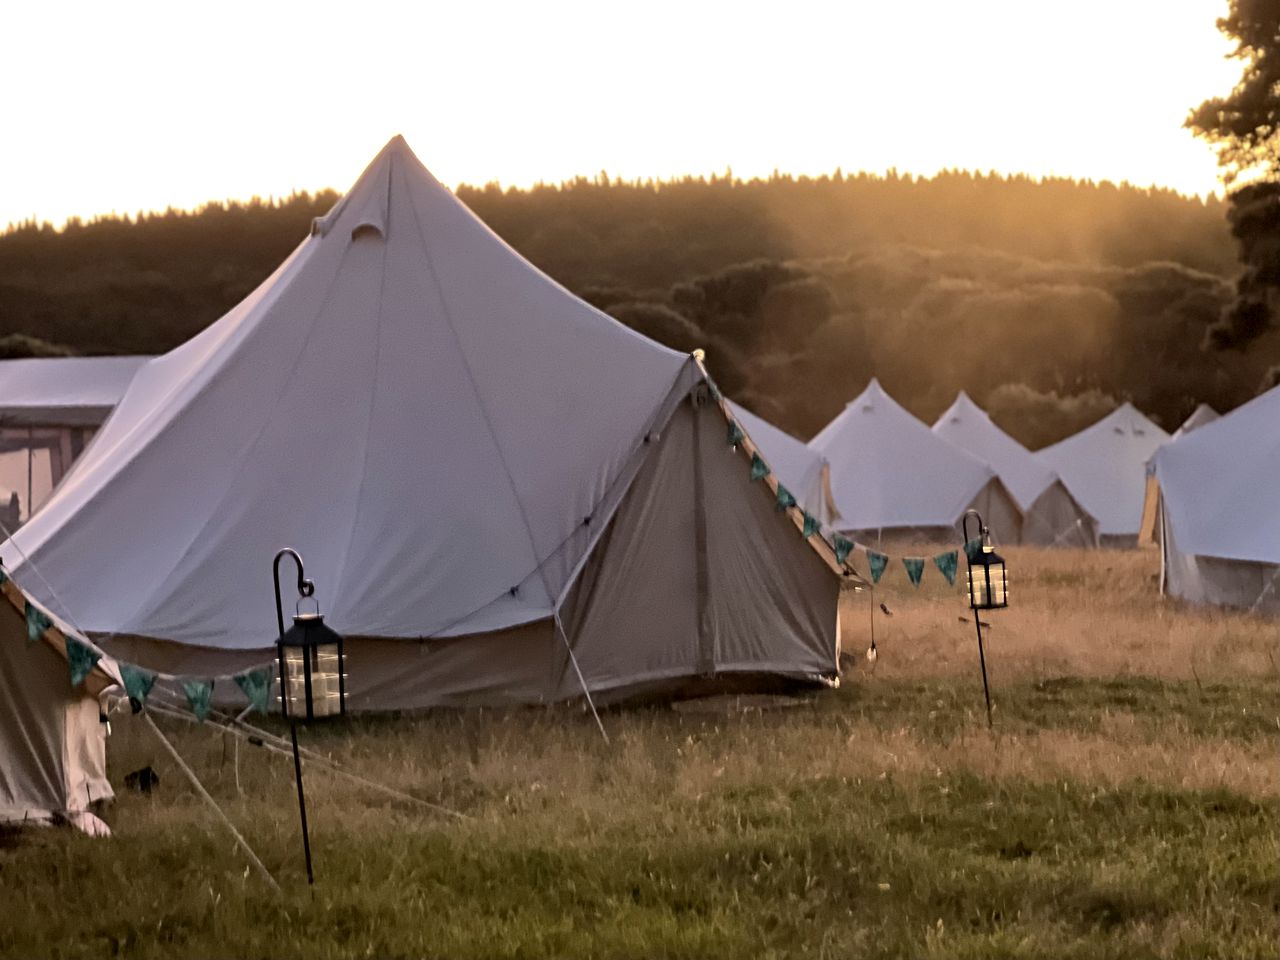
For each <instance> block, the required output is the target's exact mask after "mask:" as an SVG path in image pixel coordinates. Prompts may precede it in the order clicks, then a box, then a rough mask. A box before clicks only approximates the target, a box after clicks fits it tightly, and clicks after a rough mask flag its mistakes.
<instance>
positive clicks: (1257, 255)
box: [1187, 0, 1280, 350]
mask: <svg viewBox="0 0 1280 960" xmlns="http://www.w3.org/2000/svg"><path fill="white" fill-rule="evenodd" d="M1230 3H1231V6H1230V9H1229V11H1228V13H1227V16H1225V17H1223V18H1221V19H1220V20H1219V21H1218V29H1219V30H1221V31H1222V32H1223V33H1224V34H1226V35H1227V36H1228V37H1230V38H1231V40H1232V41H1234V43H1235V49H1234V50H1233V51H1232V56H1233V57H1235V58H1236V59H1238V60H1240V61H1241V62H1242V63H1243V65H1244V70H1243V73H1242V75H1241V77H1240V80H1239V82H1238V83H1237V84H1236V85H1235V87H1234V89H1232V91H1231V92H1230V93H1229V94H1227V95H1226V96H1225V97H1213V98H1211V99H1209V100H1206V101H1205V102H1204V103H1202V104H1200V106H1198V107H1197V108H1196V109H1194V110H1193V111H1191V115H1190V116H1189V117H1188V118H1187V126H1188V127H1189V128H1190V129H1191V130H1192V131H1193V132H1194V133H1195V134H1196V136H1198V137H1201V138H1203V139H1204V140H1206V141H1208V142H1209V143H1210V144H1212V145H1213V146H1214V148H1215V149H1216V150H1217V154H1218V165H1219V166H1220V167H1221V168H1222V182H1223V183H1224V184H1226V185H1227V186H1228V187H1230V186H1232V185H1233V184H1235V183H1236V182H1237V181H1238V180H1239V179H1241V178H1245V179H1248V180H1250V181H1252V182H1251V183H1250V184H1249V185H1248V186H1245V187H1243V188H1242V189H1239V190H1236V191H1234V192H1233V193H1232V194H1231V196H1230V197H1229V198H1228V201H1229V203H1230V205H1231V206H1230V210H1229V212H1228V214H1227V217H1228V220H1229V222H1230V224H1231V233H1232V235H1233V236H1234V237H1235V238H1236V242H1237V245H1238V248H1239V255H1240V262H1241V264H1242V266H1243V267H1244V272H1243V273H1242V274H1241V275H1240V278H1239V280H1238V281H1237V284H1236V297H1235V300H1234V302H1233V303H1231V304H1230V305H1229V306H1228V307H1227V308H1226V309H1225V310H1224V311H1223V313H1222V316H1221V318H1220V319H1219V321H1218V323H1216V324H1215V325H1214V326H1213V327H1212V328H1211V329H1210V331H1209V334H1208V336H1207V338H1206V345H1207V346H1211V347H1214V348H1217V349H1239V350H1243V349H1244V348H1246V347H1247V346H1248V345H1249V344H1250V343H1252V342H1253V341H1254V340H1256V339H1257V338H1258V337H1260V336H1261V335H1262V334H1263V333H1264V332H1265V331H1266V330H1268V329H1269V328H1270V327H1271V326H1272V324H1273V322H1274V320H1273V318H1274V316H1275V313H1276V308H1277V306H1280V283H1278V282H1277V281H1278V279H1280V278H1278V276H1277V274H1280V259H1278V258H1277V253H1278V252H1280V185H1278V184H1277V181H1280V0H1230Z"/></svg>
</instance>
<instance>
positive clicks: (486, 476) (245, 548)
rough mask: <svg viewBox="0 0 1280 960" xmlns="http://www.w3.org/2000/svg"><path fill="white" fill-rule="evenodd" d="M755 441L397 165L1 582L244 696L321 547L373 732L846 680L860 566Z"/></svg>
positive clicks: (638, 341)
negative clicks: (290, 558)
mask: <svg viewBox="0 0 1280 960" xmlns="http://www.w3.org/2000/svg"><path fill="white" fill-rule="evenodd" d="M713 359H714V358H713ZM729 416H730V414H729V411H728V408H727V407H726V406H723V405H722V403H721V401H720V399H719V396H718V392H717V391H715V390H714V389H713V386H712V384H711V383H710V382H709V381H708V379H707V375H706V371H705V370H704V369H703V368H702V365H701V362H700V359H699V358H697V357H696V356H689V355H686V354H682V353H678V352H676V351H674V350H670V349H668V348H667V347H664V346H662V345H660V344H658V343H655V342H654V341H652V340H649V339H647V338H646V337H643V336H641V335H640V334H638V333H636V332H635V331H634V330H631V329H629V328H627V327H625V326H623V325H622V324H621V323H619V322H617V321H616V320H614V319H613V318H612V317H609V316H607V315H606V314H604V313H602V312H600V311H599V310H596V309H595V308H594V307H592V306H590V305H589V304H587V303H585V302H583V301H582V300H580V299H578V298H577V297H575V296H573V295H572V294H570V293H569V292H568V291H566V290H565V289H564V288H563V287H561V286H559V285H558V284H556V283H555V282H554V281H552V280H551V279H550V278H548V277H547V276H545V275H544V274H542V273H540V272H539V271H538V270H537V269H536V268H535V267H533V266H532V265H531V264H530V263H528V261H526V260H524V259H523V258H522V257H520V256H519V254H517V253H516V252H515V251H514V250H512V249H511V248H510V247H509V246H507V245H506V244H505V243H504V242H503V241H502V240H501V239H500V238H499V237H498V236H497V235H495V234H494V233H493V232H492V231H491V230H489V228H488V227H486V226H485V225H484V224H483V223H482V222H481V221H480V220H479V219H478V218H477V217H476V216H475V215H474V214H472V213H471V211H469V210H468V209H467V208H466V207H465V206H464V205H463V204H462V203H461V202H460V201H459V200H458V199H457V198H456V197H455V196H454V195H453V194H452V193H450V192H449V190H448V189H447V188H446V187H445V186H444V185H442V184H441V183H440V182H439V181H438V180H436V179H435V178H434V177H433V176H432V175H431V174H430V173H429V172H428V171H427V170H426V168H425V167H423V166H422V164H421V163H420V162H419V160H418V158H417V157H415V156H414V155H413V152H412V151H411V150H410V149H409V147H408V145H407V144H406V143H405V142H404V140H403V139H402V138H400V137H396V138H395V139H393V140H392V141H391V142H390V143H388V144H387V146H386V147H385V148H384V149H383V150H382V151H381V152H380V153H379V154H378V156H377V157H376V158H375V159H374V161H373V162H372V163H371V164H370V166H369V167H368V169H367V170H366V171H365V172H364V173H363V174H362V175H361V177H360V179H359V180H358V181H357V183H356V185H355V186H354V187H353V188H352V189H351V191H350V192H349V193H347V195H346V196H345V197H344V198H343V199H342V200H340V201H339V202H338V203H337V205H336V206H335V207H334V208H333V209H332V210H331V211H330V212H329V213H328V214H326V215H325V216H324V217H321V218H318V219H317V220H316V222H315V223H314V224H313V226H312V230H311V235H310V236H309V237H307V238H306V239H305V240H303V242H302V243H301V244H300V245H299V246H298V247H297V249H296V250H295V251H294V252H293V254H292V255H291V256H290V257H289V258H288V259H287V260H286V261H285V262H284V263H283V264H282V265H281V266H280V267H279V268H278V269H277V270H276V272H275V273H274V274H272V275H271V276H270V277H268V278H267V279H266V280H265V281H264V282H263V283H262V285H261V286H259V287H258V289H256V290H255V291H254V292H252V293H251V294H250V295H249V296H248V297H247V298H245V300H244V301H242V302H241V303H240V304H239V305H237V306H236V307H234V308H233V309H232V310H231V311H230V312H229V313H227V314H226V315H225V316H224V317H222V318H221V319H219V320H218V321H217V322H215V323H214V324H213V325H212V326H210V327H209V328H208V329H206V330H205V331H203V332H202V333H200V334H199V335H198V336H196V337H195V338H194V339H192V340H190V341H189V342H187V343H185V344H183V345H182V346H180V347H178V348H177V349H175V350H173V351H172V352H170V353H168V354H165V355H164V356H161V357H157V358H155V359H153V360H151V361H150V362H148V363H147V364H146V365H145V366H143V367H142V368H141V369H140V370H139V371H138V373H137V375H136V376H135V377H134V379H133V382H132V383H131V384H130V386H129V389H128V390H127V391H126V393H125V395H124V397H123V398H122V399H121V400H120V403H119V405H118V406H117V407H116V409H115V412H114V413H113V414H112V416H111V418H110V419H109V420H108V421H107V423H106V425H105V426H104V427H103V430H102V433H101V434H100V435H99V437H98V438H97V439H96V440H95V442H94V443H93V444H92V445H91V446H90V448H89V449H88V450H87V451H86V452H85V455H84V457H82V459H81V460H80V462H79V463H78V464H77V466H76V468H75V470H74V471H73V472H72V474H71V475H70V476H69V477H68V478H67V481H66V482H65V483H63V484H61V485H60V486H59V487H58V489H57V490H56V491H55V492H54V494H53V496H52V498H51V499H50V500H49V502H48V503H47V504H46V505H45V506H44V508H43V509H41V510H40V511H39V512H38V513H37V514H36V516H35V517H34V518H33V519H32V521H31V522H30V523H28V524H27V525H26V526H24V527H23V528H22V529H21V530H20V531H19V532H18V533H17V535H16V536H15V537H14V538H13V539H12V540H11V541H9V542H8V543H6V544H5V545H4V546H3V547H2V548H0V553H3V555H4V557H5V558H7V559H8V560H10V561H11V563H12V564H13V565H14V569H15V571H17V572H21V571H22V570H24V569H26V568H27V567H28V566H30V567H31V568H32V569H34V570H38V571H39V573H40V576H39V578H38V579H34V580H33V581H32V582H30V583H29V586H30V587H31V588H32V589H33V590H36V592H37V594H38V596H40V597H41V598H42V599H45V600H46V601H47V600H48V598H50V597H53V596H54V595H55V594H56V596H60V597H64V598H74V601H73V602H74V603H75V607H74V610H73V611H72V615H73V616H74V618H75V620H76V622H77V623H79V624H80V625H81V626H82V627H83V628H84V629H85V630H87V631H89V632H90V634H91V635H92V636H98V635H107V636H110V637H111V639H110V641H104V642H108V643H109V645H110V650H111V652H112V653H113V654H116V655H117V656H120V657H122V658H125V659H127V660H129V661H131V662H133V663H138V664H140V665H143V666H146V667H149V668H151V669H155V670H159V671H163V672H167V673H204V674H231V673H235V672H237V671H239V670H242V669H244V668H246V667H249V666H253V665H255V664H257V663H261V662H262V661H263V660H264V659H269V658H270V657H271V656H272V655H273V654H272V650H273V646H272V645H273V642H274V640H275V615H274V609H275V608H274V603H273V599H272V598H273V592H272V586H271V581H270V576H269V572H270V559H271V557H273V556H274V555H275V553H276V551H277V550H279V549H280V548H281V547H286V546H288V547H293V548H296V549H297V550H298V551H299V552H300V553H301V554H302V555H303V557H305V558H306V563H307V574H308V575H309V576H310V577H312V578H313V579H314V580H315V582H316V584H317V588H318V589H317V596H318V597H319V599H320V602H321V603H322V604H323V605H324V612H325V614H326V616H327V620H328V622H329V624H330V625H331V626H333V628H334V629H336V630H338V631H339V632H340V633H343V634H345V635H346V636H347V637H348V645H347V653H348V655H349V663H350V671H349V672H350V686H349V695H350V698H351V702H352V706H353V707H354V708H355V709H365V710H395V709H405V708H414V707H424V706H434V705H445V704H449V705H474V704H512V703H537V702H544V701H548V700H558V699H563V698H568V697H576V696H580V695H581V694H582V692H583V689H584V687H585V688H586V689H588V690H589V691H590V692H591V694H592V695H594V696H600V697H615V698H620V697H624V696H628V695H631V694H641V693H643V694H671V695H676V694H680V693H683V692H685V691H687V690H689V689H697V690H699V691H700V690H702V689H704V688H706V687H707V686H708V685H709V683H710V681H709V679H708V678H715V680H716V682H717V683H719V684H720V685H721V687H723V685H725V684H728V683H732V682H734V681H735V678H738V679H741V680H744V681H745V680H748V679H753V680H757V681H758V680H759V678H760V677H761V676H765V677H768V678H771V679H773V680H775V681H776V680H777V679H778V678H785V679H787V680H788V681H789V680H793V679H802V680H807V681H815V680H818V679H819V678H821V677H823V676H824V675H826V676H829V675H831V674H834V673H836V671H837V658H838V637H837V631H836V607H837V598H838V593H839V589H840V579H839V576H838V575H837V574H838V572H839V571H840V570H841V568H840V566H839V564H838V563H837V562H836V560H835V557H834V554H833V553H832V552H831V550H830V547H829V546H825V545H824V544H823V543H822V541H821V538H820V537H817V536H810V537H808V538H806V537H804V536H802V535H801V526H802V525H803V520H802V519H800V520H799V523H797V518H798V517H799V511H798V510H796V509H788V510H786V511H785V512H778V511H777V510H776V509H775V502H776V501H775V497H774V496H773V494H772V492H771V488H770V483H771V480H770V479H769V478H767V477H766V478H763V482H754V483H753V482H752V481H751V479H750V466H749V464H748V463H747V462H746V460H745V456H744V451H745V449H746V448H745V445H744V446H742V447H740V448H739V449H737V450H735V449H734V448H733V447H731V446H730V445H729V443H728V442H727V435H726V434H727V425H728V419H729ZM46 593H47V596H46ZM713 689H714V688H713Z"/></svg>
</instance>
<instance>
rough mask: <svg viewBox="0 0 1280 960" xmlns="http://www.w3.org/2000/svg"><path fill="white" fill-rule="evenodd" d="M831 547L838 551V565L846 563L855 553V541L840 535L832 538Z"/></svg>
mask: <svg viewBox="0 0 1280 960" xmlns="http://www.w3.org/2000/svg"><path fill="white" fill-rule="evenodd" d="M831 545H832V546H833V547H835V550H836V563H844V562H845V560H847V559H848V558H849V554H851V553H853V541H852V540H850V539H848V538H846V537H842V536H840V534H838V533H837V534H836V535H835V536H833V537H832V538H831Z"/></svg>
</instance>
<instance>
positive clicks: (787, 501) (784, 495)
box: [778, 484, 796, 511]
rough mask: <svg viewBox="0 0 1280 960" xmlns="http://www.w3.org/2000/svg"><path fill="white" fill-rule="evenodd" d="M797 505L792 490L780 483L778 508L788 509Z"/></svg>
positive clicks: (780, 509)
mask: <svg viewBox="0 0 1280 960" xmlns="http://www.w3.org/2000/svg"><path fill="white" fill-rule="evenodd" d="M795 505H796V498H795V497H794V496H792V494H791V491H790V490H788V489H787V488H786V487H784V486H783V485H782V484H778V510H779V511H782V510H787V509H790V508H791V507H794V506H795Z"/></svg>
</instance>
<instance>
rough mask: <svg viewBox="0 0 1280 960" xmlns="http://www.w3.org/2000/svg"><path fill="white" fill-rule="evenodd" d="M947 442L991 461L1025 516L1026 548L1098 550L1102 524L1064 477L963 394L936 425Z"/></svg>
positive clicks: (1023, 534) (1022, 538)
mask: <svg viewBox="0 0 1280 960" xmlns="http://www.w3.org/2000/svg"><path fill="white" fill-rule="evenodd" d="M933 432H934V433H936V434H937V435H938V436H940V437H942V438H943V439H944V440H946V441H948V442H949V443H951V444H953V445H954V446H956V447H958V448H959V449H961V450H963V451H965V452H966V453H968V454H971V455H973V456H975V457H977V458H978V459H980V460H983V461H985V462H986V463H987V464H988V465H989V466H990V467H991V468H992V469H993V470H995V472H996V474H997V475H998V476H999V477H1000V479H1001V481H1003V483H1004V485H1005V487H1007V488H1008V490H1009V492H1010V493H1011V494H1013V498H1014V500H1016V501H1017V502H1018V507H1019V509H1020V510H1021V511H1022V525H1021V528H1020V531H1019V533H1020V540H1019V542H1020V543H1023V544H1033V545H1036V546H1047V547H1096V546H1097V545H1098V523H1097V521H1096V520H1094V518H1093V517H1092V516H1090V514H1089V511H1087V510H1085V509H1084V507H1082V506H1080V504H1079V503H1077V502H1076V499H1075V497H1073V496H1071V493H1070V491H1069V490H1067V488H1066V485H1065V484H1063V482H1062V480H1061V478H1059V477H1058V475H1057V474H1056V473H1055V472H1054V471H1053V470H1052V469H1051V468H1049V467H1047V466H1045V464H1043V463H1041V462H1040V461H1039V460H1037V459H1036V458H1035V456H1034V455H1033V454H1032V453H1031V451H1030V450H1028V449H1027V448H1026V447H1024V446H1023V445H1022V444H1020V443H1019V442H1018V441H1017V440H1015V439H1013V437H1011V436H1009V434H1007V433H1005V432H1004V431H1003V430H1001V429H1000V428H999V427H998V426H996V424H995V422H994V421H992V419H991V417H990V416H988V415H987V412H986V411H985V410H983V409H982V408H981V407H979V406H978V405H977V404H976V403H974V402H973V400H971V399H970V398H969V395H968V394H967V393H965V392H964V391H961V392H960V393H959V394H958V395H957V396H956V399H955V403H953V404H952V405H951V406H950V408H948V409H947V411H946V412H945V413H943V414H942V416H941V417H939V418H938V422H937V423H935V424H934V425H933Z"/></svg>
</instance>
